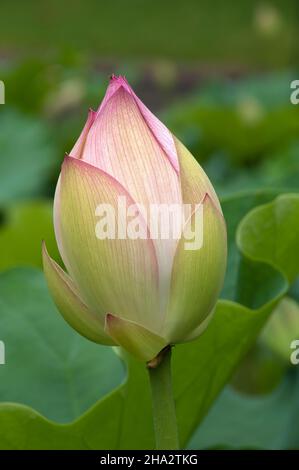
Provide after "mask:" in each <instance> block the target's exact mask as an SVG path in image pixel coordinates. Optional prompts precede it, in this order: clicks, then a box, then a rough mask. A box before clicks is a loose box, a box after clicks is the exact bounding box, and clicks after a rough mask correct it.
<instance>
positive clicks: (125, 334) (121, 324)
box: [105, 313, 167, 362]
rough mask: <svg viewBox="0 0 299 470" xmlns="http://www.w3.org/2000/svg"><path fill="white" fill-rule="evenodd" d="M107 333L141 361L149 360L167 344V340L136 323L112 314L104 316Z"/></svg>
mask: <svg viewBox="0 0 299 470" xmlns="http://www.w3.org/2000/svg"><path fill="white" fill-rule="evenodd" d="M105 330H106V331H107V333H108V334H109V335H110V336H111V337H112V338H113V339H114V341H115V342H116V343H118V344H119V345H120V346H122V347H123V348H124V349H126V350H127V351H128V352H129V353H131V354H132V355H133V356H135V357H136V358H137V359H140V360H141V361H146V362H147V361H150V360H151V359H153V358H154V357H156V356H157V354H159V352H160V351H161V350H162V349H163V348H165V346H167V341H166V339H164V338H161V336H158V335H156V334H155V333H153V332H152V331H149V330H147V329H146V328H144V327H143V326H141V325H139V324H138V323H135V322H132V321H128V320H124V319H123V318H119V317H116V316H114V315H112V314H110V313H109V314H108V315H107V316H106V328H105Z"/></svg>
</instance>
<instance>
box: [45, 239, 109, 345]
mask: <svg viewBox="0 0 299 470" xmlns="http://www.w3.org/2000/svg"><path fill="white" fill-rule="evenodd" d="M43 266H44V273H45V276H46V280H47V283H48V287H49V290H50V292H51V294H52V297H53V300H54V302H55V304H56V306H57V308H58V309H59V311H60V313H61V314H62V316H63V317H64V319H65V320H66V321H67V322H68V323H69V324H70V326H72V327H73V328H74V329H75V330H76V331H78V332H79V333H80V334H81V335H84V336H85V337H86V338H88V339H90V340H91V341H94V342H96V343H101V344H107V345H113V344H114V342H113V340H112V339H111V338H110V337H109V336H108V335H107V334H106V333H105V331H104V316H103V315H102V316H101V315H99V314H97V313H95V312H93V311H92V310H91V309H89V308H88V306H87V305H86V304H85V303H84V302H83V300H82V299H81V298H80V294H79V292H78V290H77V288H76V286H75V285H74V283H73V281H72V280H71V279H70V277H69V276H68V275H67V274H66V273H65V272H64V271H63V270H62V269H61V267H60V266H59V265H58V264H57V263H56V262H55V261H54V260H53V259H52V258H51V257H50V256H49V254H48V252H47V249H46V245H45V244H44V243H43Z"/></svg>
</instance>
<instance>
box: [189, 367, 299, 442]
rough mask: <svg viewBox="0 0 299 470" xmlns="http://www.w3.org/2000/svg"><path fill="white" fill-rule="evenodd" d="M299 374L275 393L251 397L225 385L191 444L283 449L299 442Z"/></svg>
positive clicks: (287, 378)
mask: <svg viewBox="0 0 299 470" xmlns="http://www.w3.org/2000/svg"><path fill="white" fill-rule="evenodd" d="M298 387H299V380H298V374H297V376H296V375H294V376H287V377H286V379H285V380H284V381H283V382H282V383H281V385H280V386H279V387H278V388H277V389H275V390H274V391H273V392H272V393H270V394H267V395H261V396H254V397H250V396H247V395H244V394H240V393H238V392H236V391H235V390H233V389H232V388H226V389H225V390H224V392H223V393H222V394H221V396H220V397H219V399H218V400H217V402H216V403H215V405H214V406H213V408H212V409H211V411H210V413H209V415H208V416H207V417H206V419H205V420H204V422H203V423H202V425H201V426H200V427H199V428H198V430H197V431H196V433H195V434H194V436H193V438H192V439H191V441H190V443H189V446H190V448H193V449H200V448H211V447H213V448H215V447H216V448H219V447H223V446H225V447H234V448H240V447H241V448H259V449H284V448H290V447H291V446H292V445H294V442H295V439H296V444H297V446H298V442H299V440H298V432H297V429H296V427H295V426H294V424H295V419H298V409H297V414H295V413H294V411H295V410H296V408H298Z"/></svg>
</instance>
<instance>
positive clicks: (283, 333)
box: [260, 297, 299, 365]
mask: <svg viewBox="0 0 299 470" xmlns="http://www.w3.org/2000/svg"><path fill="white" fill-rule="evenodd" d="M295 340H298V341H299V305H298V303H297V302H296V301H295V300H293V299H291V298H290V297H285V298H284V299H282V300H281V302H279V304H278V305H277V307H276V309H275V310H274V312H273V315H272V316H271V318H270V319H269V321H268V322H267V324H266V326H265V328H264V329H263V331H262V335H261V337H260V341H261V342H262V343H263V344H265V345H267V346H268V348H269V349H270V350H271V351H273V352H274V353H275V354H276V355H277V356H278V357H279V358H281V360H282V361H284V362H285V363H286V364H289V365H291V362H290V356H291V353H292V351H293V349H294V348H293V349H292V348H291V345H292V343H293V341H295ZM298 346H299V345H298Z"/></svg>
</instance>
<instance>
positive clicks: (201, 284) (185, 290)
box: [162, 194, 227, 343]
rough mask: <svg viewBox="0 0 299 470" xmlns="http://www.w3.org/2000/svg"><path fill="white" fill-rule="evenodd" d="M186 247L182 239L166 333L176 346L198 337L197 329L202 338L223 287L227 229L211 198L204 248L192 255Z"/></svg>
mask: <svg viewBox="0 0 299 470" xmlns="http://www.w3.org/2000/svg"><path fill="white" fill-rule="evenodd" d="M194 216H195V214H193V216H192V219H191V223H192V222H193V221H194ZM184 243H185V240H184V238H181V240H180V241H179V243H178V247H177V251H176V254H175V258H174V264H173V271H172V282H171V293H170V301H169V305H168V310H167V314H166V317H165V323H164V327H163V330H162V331H163V334H164V336H165V337H167V338H168V339H169V341H170V342H172V343H176V342H183V341H186V340H188V337H191V338H192V337H194V335H193V334H192V333H193V330H195V329H198V330H197V331H198V332H199V333H198V334H200V333H201V332H202V328H200V325H201V324H202V322H203V321H204V320H205V319H206V318H207V317H208V315H209V314H211V312H212V310H213V308H214V306H215V303H216V300H217V298H218V295H219V293H220V291H221V288H222V285H223V280H224V275H225V269H226V256H227V241H226V225H225V221H224V219H223V216H222V215H221V214H220V213H219V211H218V209H217V208H216V207H215V205H214V202H213V201H212V199H211V198H210V197H209V195H208V194H206V196H205V198H204V201H203V246H202V247H201V248H200V249H199V250H193V251H189V250H185V248H184ZM205 326H206V325H205Z"/></svg>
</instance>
